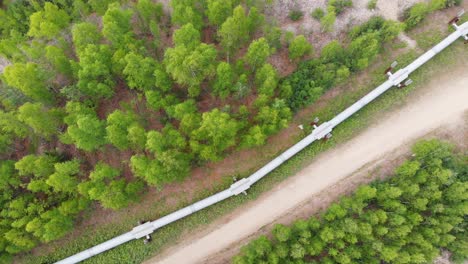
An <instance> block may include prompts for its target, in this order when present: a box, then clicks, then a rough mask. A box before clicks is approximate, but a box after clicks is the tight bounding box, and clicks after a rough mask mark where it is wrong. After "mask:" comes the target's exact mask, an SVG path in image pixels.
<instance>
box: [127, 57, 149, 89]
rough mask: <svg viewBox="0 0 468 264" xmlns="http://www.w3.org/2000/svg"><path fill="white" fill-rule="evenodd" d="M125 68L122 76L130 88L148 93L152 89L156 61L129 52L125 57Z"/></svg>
mask: <svg viewBox="0 0 468 264" xmlns="http://www.w3.org/2000/svg"><path fill="white" fill-rule="evenodd" d="M125 62H126V66H125V68H124V69H123V74H124V75H125V77H126V81H127V84H128V86H129V87H130V88H133V89H137V90H143V91H148V90H150V89H152V88H153V87H154V84H155V76H154V71H155V69H156V61H155V60H154V59H153V58H151V57H143V56H141V55H139V54H136V53H133V52H130V53H128V54H127V55H126V56H125Z"/></svg>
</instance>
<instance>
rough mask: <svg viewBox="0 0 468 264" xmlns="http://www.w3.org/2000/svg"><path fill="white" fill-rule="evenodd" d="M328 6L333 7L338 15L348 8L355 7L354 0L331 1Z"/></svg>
mask: <svg viewBox="0 0 468 264" xmlns="http://www.w3.org/2000/svg"><path fill="white" fill-rule="evenodd" d="M328 6H333V7H334V8H335V12H336V14H337V15H339V14H341V13H342V12H343V11H344V10H345V9H346V8H347V7H352V6H353V1H352V0H329V1H328Z"/></svg>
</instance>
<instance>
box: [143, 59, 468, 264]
mask: <svg viewBox="0 0 468 264" xmlns="http://www.w3.org/2000/svg"><path fill="white" fill-rule="evenodd" d="M466 67H468V64H467V63H466V61H465V62H464V63H463V65H460V67H459V68H458V69H457V70H456V71H452V72H450V73H449V74H444V75H435V76H433V78H432V79H431V81H430V82H429V83H428V84H427V85H426V87H424V89H422V90H419V91H418V92H416V93H415V94H413V95H411V99H409V101H408V104H407V105H405V106H404V107H402V108H401V109H398V110H396V111H394V112H392V113H389V114H386V115H384V116H383V117H382V118H381V119H380V120H379V121H377V122H375V123H374V124H373V125H372V126H371V127H370V128H368V129H366V130H365V131H363V132H362V133H361V134H360V135H359V136H357V137H355V138H354V139H352V140H351V141H349V142H347V143H345V144H343V145H341V146H339V147H336V148H334V149H333V150H330V151H327V152H325V153H322V154H320V155H319V156H318V157H317V158H316V159H315V160H314V162H313V163H312V164H311V165H309V166H307V167H306V168H304V169H303V170H301V171H300V172H299V173H297V174H296V175H295V176H293V177H290V178H289V179H288V180H286V181H284V182H282V183H281V184H279V185H278V186H276V187H275V188H274V189H273V190H271V191H269V192H266V193H264V194H262V195H261V196H260V197H259V198H258V199H256V200H255V201H252V202H250V203H248V204H246V205H245V206H242V207H240V208H238V209H237V210H235V211H234V212H232V213H231V214H229V215H227V216H225V217H222V219H220V220H218V221H215V222H214V223H212V224H211V225H210V227H209V228H207V229H206V231H202V232H201V233H199V234H194V235H192V236H190V237H187V238H186V239H184V241H185V242H183V243H181V244H180V245H177V246H175V247H173V248H172V249H169V250H167V251H166V253H165V254H161V255H160V256H158V257H156V258H154V259H151V260H149V261H148V262H147V263H226V262H229V259H230V258H231V257H232V256H233V255H235V254H237V253H238V252H239V249H240V247H241V246H242V245H244V244H246V243H247V242H248V241H250V240H251V239H253V238H256V237H258V235H260V234H266V233H268V232H269V231H270V230H271V228H272V226H273V224H274V223H284V224H288V223H291V222H293V221H294V220H296V219H298V218H305V217H310V216H311V215H313V214H314V213H317V212H319V211H321V210H323V209H324V208H326V207H327V206H328V205H329V204H330V203H331V202H333V201H334V200H336V199H337V198H338V197H340V196H341V195H343V194H346V193H350V192H351V191H352V190H354V189H355V188H356V186H358V185H360V184H363V183H367V182H370V181H372V180H374V179H377V178H382V177H384V176H385V175H389V174H391V173H392V170H393V168H394V167H395V166H396V165H397V164H399V163H401V161H402V160H403V159H405V158H406V157H404V156H405V155H407V153H408V152H409V146H411V145H412V142H413V141H415V140H416V139H418V138H420V137H434V136H435V135H437V136H438V137H442V138H447V139H449V140H450V141H452V142H457V144H459V145H458V147H459V148H460V149H465V150H466V149H467V147H468V105H467V104H466V102H467V100H468V89H466V87H467V84H468V75H466ZM188 256H190V257H188Z"/></svg>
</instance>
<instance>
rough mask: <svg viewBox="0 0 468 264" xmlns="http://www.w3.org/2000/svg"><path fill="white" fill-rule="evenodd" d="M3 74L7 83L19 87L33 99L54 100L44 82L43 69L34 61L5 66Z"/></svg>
mask: <svg viewBox="0 0 468 264" xmlns="http://www.w3.org/2000/svg"><path fill="white" fill-rule="evenodd" d="M3 76H4V77H5V81H6V82H7V84H8V85H10V86H12V87H15V88H17V89H19V90H20V91H21V92H22V93H23V94H24V95H26V96H28V97H30V98H31V99H33V100H36V101H40V102H44V103H51V102H52V101H53V100H54V96H53V94H52V92H51V91H50V90H49V88H48V87H47V84H46V80H47V75H46V73H45V71H44V70H43V69H42V68H41V67H40V66H39V65H37V64H35V63H31V62H28V63H26V64H24V63H15V64H13V65H10V66H7V67H6V68H5V71H4V72H3ZM25 76H27V77H28V78H25Z"/></svg>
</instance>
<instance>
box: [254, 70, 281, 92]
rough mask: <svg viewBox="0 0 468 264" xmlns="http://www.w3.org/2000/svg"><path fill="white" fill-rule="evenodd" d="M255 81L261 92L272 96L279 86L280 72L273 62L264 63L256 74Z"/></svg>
mask: <svg viewBox="0 0 468 264" xmlns="http://www.w3.org/2000/svg"><path fill="white" fill-rule="evenodd" d="M255 83H256V84H257V90H258V93H259V94H263V95H266V96H268V97H272V96H273V95H274V93H275V89H276V87H277V86H278V73H277V72H276V70H275V68H274V67H273V66H272V65H271V64H268V63H267V64H264V65H263V66H262V67H261V68H260V69H259V70H258V71H257V73H256V74H255Z"/></svg>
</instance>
